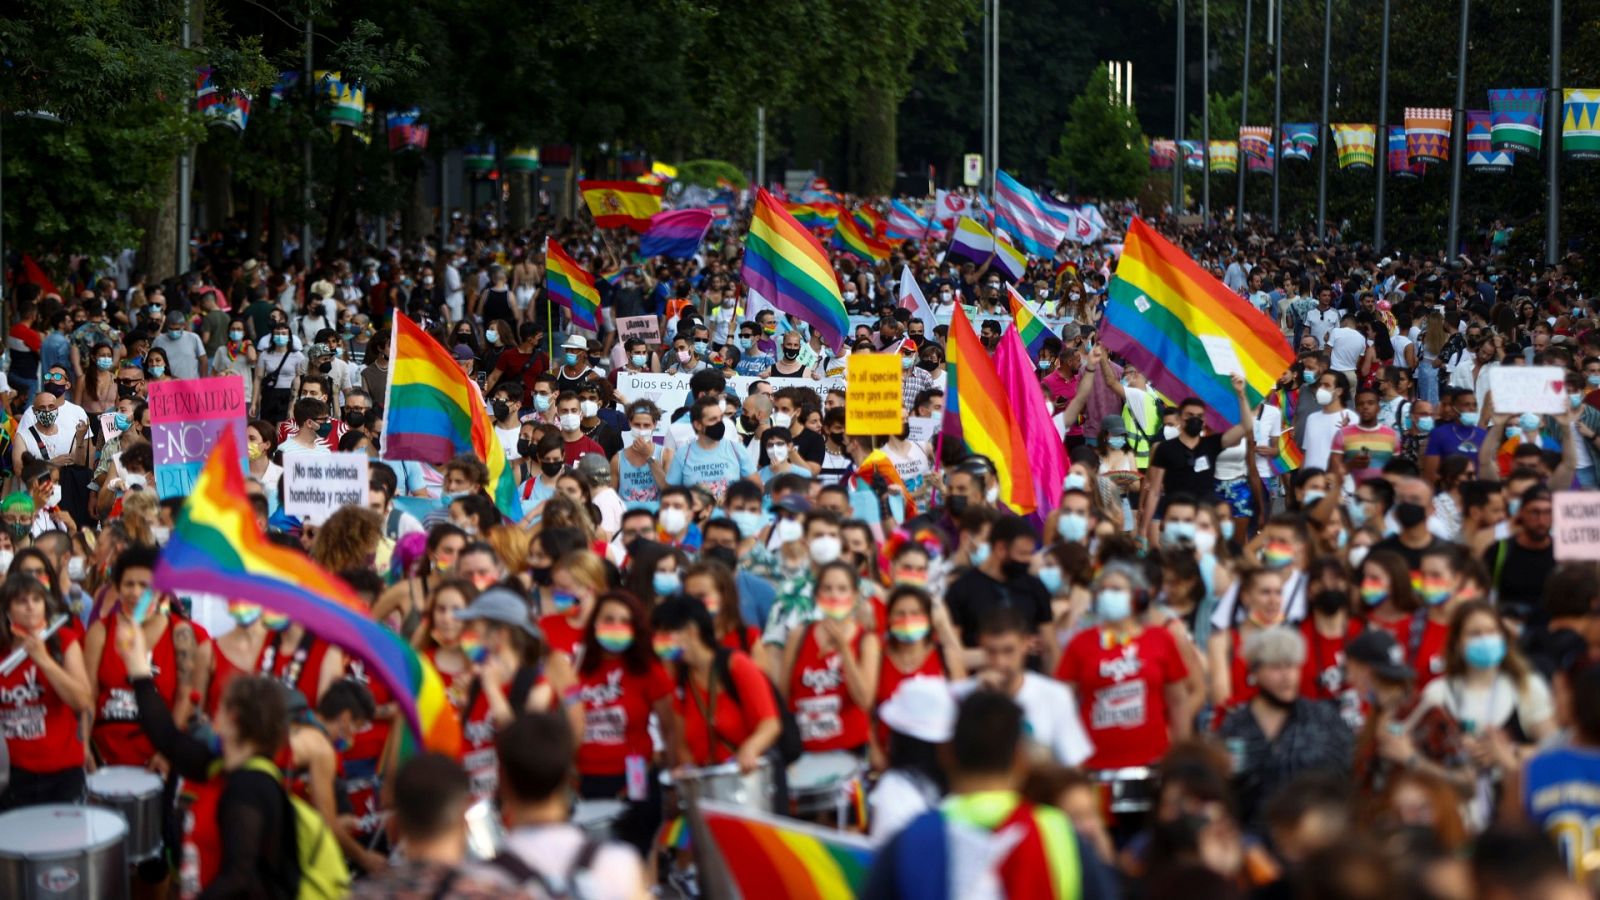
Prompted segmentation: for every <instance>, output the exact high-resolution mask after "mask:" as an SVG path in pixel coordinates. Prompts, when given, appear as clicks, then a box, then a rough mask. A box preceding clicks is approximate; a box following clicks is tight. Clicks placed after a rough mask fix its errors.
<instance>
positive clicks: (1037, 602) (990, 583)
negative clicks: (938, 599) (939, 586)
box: [945, 568, 1051, 647]
mask: <svg viewBox="0 0 1600 900" xmlns="http://www.w3.org/2000/svg"><path fill="white" fill-rule="evenodd" d="M945 602H946V603H948V604H949V606H950V622H951V624H953V625H955V627H956V630H957V631H959V632H961V644H962V646H964V647H976V646H978V628H979V626H980V625H981V624H982V622H983V619H984V617H985V616H987V615H988V614H989V613H990V612H991V611H992V610H996V609H1001V608H1004V607H1011V608H1013V609H1019V610H1021V611H1022V615H1023V618H1025V619H1026V620H1027V621H1029V622H1031V623H1032V624H1034V625H1035V626H1038V625H1044V624H1046V623H1048V622H1049V621H1050V620H1051V615H1050V592H1049V591H1047V590H1045V587H1044V582H1042V581H1040V580H1039V579H1038V578H1037V577H1036V576H1033V575H1029V574H1027V573H1026V572H1024V573H1022V574H1021V575H1016V576H1013V577H1010V578H1007V579H1006V580H1005V581H996V580H994V579H993V578H990V577H989V576H988V575H987V574H985V573H984V572H983V571H982V570H981V569H976V568H974V569H968V570H967V573H966V574H965V575H962V576H961V577H960V578H957V579H956V580H955V582H954V583H953V584H951V585H950V589H949V590H947V591H945Z"/></svg>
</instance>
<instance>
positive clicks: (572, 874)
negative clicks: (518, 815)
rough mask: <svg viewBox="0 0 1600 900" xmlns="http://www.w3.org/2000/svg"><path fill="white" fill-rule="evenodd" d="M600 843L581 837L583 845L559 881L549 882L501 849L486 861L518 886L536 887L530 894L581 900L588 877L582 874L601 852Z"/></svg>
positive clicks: (590, 866) (551, 898)
mask: <svg viewBox="0 0 1600 900" xmlns="http://www.w3.org/2000/svg"><path fill="white" fill-rule="evenodd" d="M600 846H601V845H600V843H599V842H598V841H595V840H594V839H592V838H590V837H589V836H588V835H587V834H585V835H584V837H583V845H582V846H580V847H579V848H578V855H577V856H574V857H573V858H572V867H571V868H569V869H567V874H566V876H565V877H563V878H562V879H561V883H560V884H559V885H558V884H552V883H551V882H550V879H548V878H546V877H545V876H544V873H542V872H540V871H539V870H538V869H535V868H534V867H533V866H530V865H528V864H527V863H526V862H524V861H523V859H522V857H520V856H518V855H516V854H515V853H511V852H510V851H505V850H502V851H501V852H500V853H498V854H496V855H495V858H494V859H492V860H490V861H489V864H490V865H492V866H494V867H495V868H497V869H499V870H500V871H502V872H504V873H505V874H506V875H508V876H510V878H511V880H512V881H513V882H515V883H516V884H517V886H518V887H522V888H529V887H532V888H534V889H535V892H534V894H533V896H535V897H540V898H548V900H562V898H570V900H581V898H582V897H584V896H585V894H586V892H585V891H584V890H583V884H584V882H585V881H586V880H587V879H585V878H584V874H585V873H586V872H588V871H589V869H591V868H592V867H593V866H594V858H595V856H596V855H598V854H599V853H600Z"/></svg>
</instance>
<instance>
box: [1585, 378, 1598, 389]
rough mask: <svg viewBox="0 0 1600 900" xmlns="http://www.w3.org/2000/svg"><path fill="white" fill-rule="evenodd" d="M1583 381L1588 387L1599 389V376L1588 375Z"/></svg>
mask: <svg viewBox="0 0 1600 900" xmlns="http://www.w3.org/2000/svg"><path fill="white" fill-rule="evenodd" d="M1584 380H1585V381H1587V382H1588V383H1589V387H1592V388H1600V375H1590V376H1589V377H1588V378H1585V379H1584Z"/></svg>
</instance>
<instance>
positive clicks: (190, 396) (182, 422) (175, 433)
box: [149, 375, 365, 500]
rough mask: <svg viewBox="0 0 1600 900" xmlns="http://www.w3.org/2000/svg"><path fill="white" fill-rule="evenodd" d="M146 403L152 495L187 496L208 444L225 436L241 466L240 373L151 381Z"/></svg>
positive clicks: (241, 381)
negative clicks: (153, 478) (153, 472)
mask: <svg viewBox="0 0 1600 900" xmlns="http://www.w3.org/2000/svg"><path fill="white" fill-rule="evenodd" d="M149 403H150V447H151V450H152V451H154V455H155V460H156V496H158V497H160V498H161V499H163V500H165V499H167V498H168V497H187V496H188V495H189V491H190V490H191V489H192V488H193V487H194V483H195V481H196V479H198V478H199V477H200V469H201V468H203V467H204V466H205V462H206V458H207V457H209V456H210V455H211V448H212V447H215V446H216V444H217V442H218V441H219V440H223V439H224V438H225V437H226V438H228V439H231V440H233V441H234V442H235V446H236V447H237V448H238V452H239V464H240V465H241V466H243V465H244V459H245V444H246V441H245V435H244V425H245V417H244V407H245V395H244V379H242V378H240V377H239V376H238V375H222V376H219V377H216V378H191V379H186V380H184V381H153V382H151V383H150V394H149ZM364 499H365V498H364V497H363V500H364Z"/></svg>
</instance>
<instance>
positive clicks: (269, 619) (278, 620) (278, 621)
mask: <svg viewBox="0 0 1600 900" xmlns="http://www.w3.org/2000/svg"><path fill="white" fill-rule="evenodd" d="M261 621H262V622H263V623H264V624H265V625H266V626H267V630H268V631H282V630H284V629H285V628H288V627H289V617H288V616H286V615H283V614H282V613H273V612H265V611H263V612H262V613H261Z"/></svg>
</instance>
